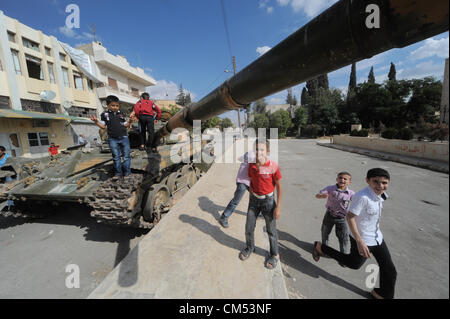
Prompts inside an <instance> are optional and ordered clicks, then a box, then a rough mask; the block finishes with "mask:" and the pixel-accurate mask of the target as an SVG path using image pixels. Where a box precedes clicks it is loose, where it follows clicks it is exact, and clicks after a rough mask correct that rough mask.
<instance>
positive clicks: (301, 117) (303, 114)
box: [292, 106, 308, 129]
mask: <svg viewBox="0 0 450 319" xmlns="http://www.w3.org/2000/svg"><path fill="white" fill-rule="evenodd" d="M292 122H293V123H294V127H295V128H296V129H298V128H299V127H303V126H305V125H306V123H308V112H307V111H306V110H305V108H304V107H302V106H300V107H299V108H297V109H296V110H295V112H294V119H293V120H292Z"/></svg>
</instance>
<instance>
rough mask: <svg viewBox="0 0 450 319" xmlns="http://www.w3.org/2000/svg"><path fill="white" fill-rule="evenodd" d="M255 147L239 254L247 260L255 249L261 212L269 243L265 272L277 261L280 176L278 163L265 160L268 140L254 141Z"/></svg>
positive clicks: (249, 175)
mask: <svg viewBox="0 0 450 319" xmlns="http://www.w3.org/2000/svg"><path fill="white" fill-rule="evenodd" d="M255 148H256V153H255V154H256V163H250V164H249V166H248V177H249V178H250V201H249V204H248V211H247V220H246V223H245V242H246V247H245V248H244V249H243V250H242V251H241V252H240V253H239V258H240V259H241V260H246V259H247V258H248V257H249V256H250V254H251V253H252V252H253V251H254V250H255V239H254V237H255V234H254V231H255V226H256V218H257V217H258V215H259V213H260V212H261V213H262V215H263V216H264V219H265V221H266V229H267V234H268V235H269V244H270V256H269V258H268V259H267V260H266V262H265V265H266V268H268V269H274V268H275V267H276V265H277V263H278V259H279V255H278V234H277V225H276V220H277V219H278V218H279V217H280V215H281V173H280V169H279V167H278V164H277V163H276V162H275V161H272V160H270V159H269V158H268V157H267V153H269V151H270V144H269V141H268V140H265V139H258V140H256V142H255ZM275 188H276V190H277V200H276V201H275V198H274V190H275Z"/></svg>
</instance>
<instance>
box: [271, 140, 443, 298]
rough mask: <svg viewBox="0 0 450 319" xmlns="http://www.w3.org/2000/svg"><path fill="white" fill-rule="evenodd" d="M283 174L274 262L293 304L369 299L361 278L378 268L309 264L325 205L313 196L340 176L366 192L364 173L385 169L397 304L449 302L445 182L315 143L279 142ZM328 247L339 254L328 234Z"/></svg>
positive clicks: (386, 224) (386, 226) (384, 222)
mask: <svg viewBox="0 0 450 319" xmlns="http://www.w3.org/2000/svg"><path fill="white" fill-rule="evenodd" d="M279 164H280V169H281V173H282V175H283V200H282V215H281V217H280V219H279V220H278V225H277V226H278V235H279V239H280V240H279V247H280V258H281V262H282V268H283V272H284V275H285V278H286V285H287V288H288V291H289V295H290V297H291V298H343V299H357V298H367V297H368V293H367V292H368V291H370V290H371V289H369V288H367V287H366V279H367V278H368V276H369V275H371V270H370V269H367V270H368V272H366V267H367V266H368V265H369V264H376V262H375V260H374V259H373V260H368V261H366V263H365V264H364V265H363V266H362V267H361V269H359V270H351V269H348V268H342V267H340V266H339V265H338V264H337V262H335V261H334V260H332V259H327V258H323V257H322V258H321V259H320V261H319V262H315V261H314V260H313V259H312V256H311V251H312V243H313V242H314V241H316V240H317V241H320V239H321V235H320V226H321V223H322V219H323V215H324V213H325V200H323V199H322V200H320V199H316V198H315V197H314V195H315V194H316V193H317V192H318V191H319V190H320V189H322V188H323V187H325V186H327V185H331V184H334V183H335V180H336V174H337V173H338V172H339V171H343V170H345V171H349V172H350V173H351V174H352V175H353V179H352V185H350V186H351V187H350V188H351V189H353V190H355V191H359V190H361V189H363V188H364V187H366V186H367V184H366V183H365V176H366V175H365V174H366V172H367V170H369V169H370V168H374V167H382V168H385V169H387V170H388V171H389V172H390V174H391V185H390V188H389V189H388V191H387V193H388V195H389V196H390V198H389V199H388V200H387V201H386V202H385V203H384V204H383V213H382V217H381V222H380V224H381V226H380V227H381V231H382V232H383V236H384V238H385V240H386V243H387V245H388V247H389V250H390V252H391V256H392V259H393V262H394V264H395V266H396V268H397V273H398V275H397V285H396V294H395V297H396V298H449V237H448V236H449V214H448V209H449V196H448V195H449V184H448V183H449V180H448V177H449V176H448V174H444V173H437V172H433V171H430V170H426V169H421V168H417V167H413V166H409V165H405V164H400V163H396V162H390V161H384V160H380V159H375V158H370V157H367V156H364V155H358V154H354V153H349V152H345V151H340V150H334V149H330V148H326V147H323V146H319V145H316V142H315V141H313V140H282V141H280V142H279ZM330 240H331V242H330V245H331V246H333V247H335V248H337V249H339V245H338V241H337V239H336V236H335V234H334V230H333V232H332V233H331V234H330Z"/></svg>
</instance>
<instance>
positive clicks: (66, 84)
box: [61, 68, 70, 88]
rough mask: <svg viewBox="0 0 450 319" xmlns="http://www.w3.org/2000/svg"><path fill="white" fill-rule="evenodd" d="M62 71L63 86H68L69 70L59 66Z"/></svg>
mask: <svg viewBox="0 0 450 319" xmlns="http://www.w3.org/2000/svg"><path fill="white" fill-rule="evenodd" d="M61 69H62V73H63V79H64V86H65V87H66V88H70V82H69V70H67V69H66V68H61Z"/></svg>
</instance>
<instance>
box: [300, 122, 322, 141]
mask: <svg viewBox="0 0 450 319" xmlns="http://www.w3.org/2000/svg"><path fill="white" fill-rule="evenodd" d="M321 131H322V127H321V126H320V125H318V124H308V125H306V126H305V127H303V128H302V131H301V134H302V136H304V137H312V138H316V137H317V136H318V135H319V133H320V132H321Z"/></svg>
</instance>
